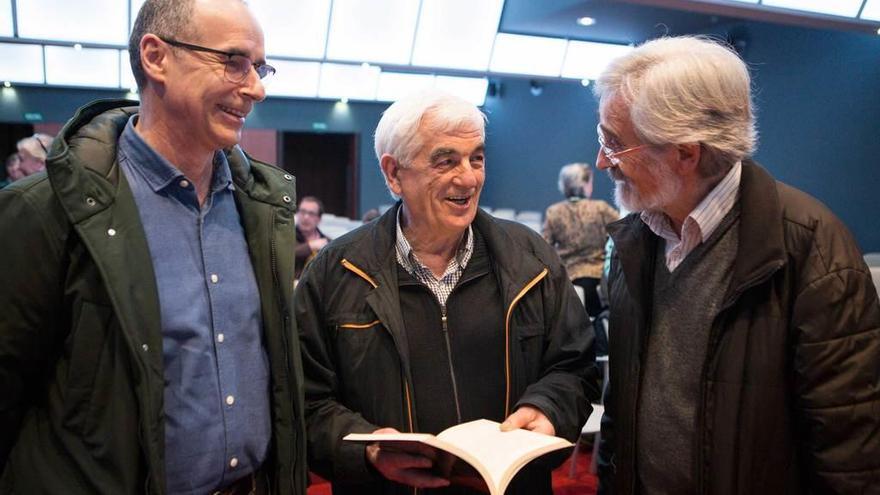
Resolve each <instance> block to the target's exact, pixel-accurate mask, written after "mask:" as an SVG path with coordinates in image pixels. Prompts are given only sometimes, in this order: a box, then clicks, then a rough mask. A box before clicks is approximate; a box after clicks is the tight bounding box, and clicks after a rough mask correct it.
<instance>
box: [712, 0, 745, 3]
mask: <svg viewBox="0 0 880 495" xmlns="http://www.w3.org/2000/svg"><path fill="white" fill-rule="evenodd" d="M703 1H705V0H703ZM730 1H731V2H739V3H758V0H730Z"/></svg>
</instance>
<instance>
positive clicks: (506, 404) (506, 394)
mask: <svg viewBox="0 0 880 495" xmlns="http://www.w3.org/2000/svg"><path fill="white" fill-rule="evenodd" d="M549 272H550V270H548V269H547V268H546V267H544V269H543V270H541V273H539V274H538V275H536V276H535V278H533V279H532V280H531V281H530V282H529V283H527V284H526V285H525V287H523V288H522V290H521V291H519V294H517V295H516V297H514V298H513V301H511V302H510V306H509V307H508V308H507V315H506V316H505V318H504V379H505V382H506V385H505V392H504V417H505V418H506V417H508V416H510V317H511V316H512V315H513V308H514V307H515V306H516V304H517V303H518V302H519V301H520V299H522V298H523V297H524V296H525V295H526V293H528V292H529V291H530V290H532V287H534V286H535V285H537V284H538V282H540V281H541V280H542V279H543V278H544V277H546V276H547V274H548V273H549Z"/></svg>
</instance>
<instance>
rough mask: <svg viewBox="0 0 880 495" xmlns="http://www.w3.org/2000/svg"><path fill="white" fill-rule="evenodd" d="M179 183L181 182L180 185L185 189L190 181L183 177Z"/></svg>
mask: <svg viewBox="0 0 880 495" xmlns="http://www.w3.org/2000/svg"><path fill="white" fill-rule="evenodd" d="M178 184H180V187H182V188H184V189H186V188H187V187H189V181H188V180H186V179H182V180H181V181H180V182H178Z"/></svg>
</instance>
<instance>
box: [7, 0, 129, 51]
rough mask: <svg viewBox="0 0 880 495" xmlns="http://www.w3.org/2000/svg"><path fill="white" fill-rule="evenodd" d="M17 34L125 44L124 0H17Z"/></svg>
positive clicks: (41, 37) (23, 36) (126, 33)
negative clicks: (73, 0)
mask: <svg viewBox="0 0 880 495" xmlns="http://www.w3.org/2000/svg"><path fill="white" fill-rule="evenodd" d="M16 6H17V9H18V10H17V13H16V15H17V21H18V36H19V37H21V38H35V39H43V40H54V41H78V42H83V43H104V44H108V45H120V46H121V45H125V44H127V43H128V29H127V27H128V2H124V1H120V0H77V1H75V2H72V1H70V0H18V1H17V2H16Z"/></svg>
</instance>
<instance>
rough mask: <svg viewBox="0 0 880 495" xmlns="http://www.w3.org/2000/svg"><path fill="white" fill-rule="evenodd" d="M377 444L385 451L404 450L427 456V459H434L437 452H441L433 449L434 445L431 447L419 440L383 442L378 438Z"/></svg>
mask: <svg viewBox="0 0 880 495" xmlns="http://www.w3.org/2000/svg"><path fill="white" fill-rule="evenodd" d="M378 444H379V447H380V448H382V449H384V450H387V451H391V452H406V453H409V454H415V455H420V456H423V457H427V458H428V459H431V460H436V459H437V456H438V452H441V451H438V450H437V449H435V448H434V447H431V446H430V445H425V444H423V443H420V442H397V441H388V442H383V441H381V440H380V441H379V442H378Z"/></svg>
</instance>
